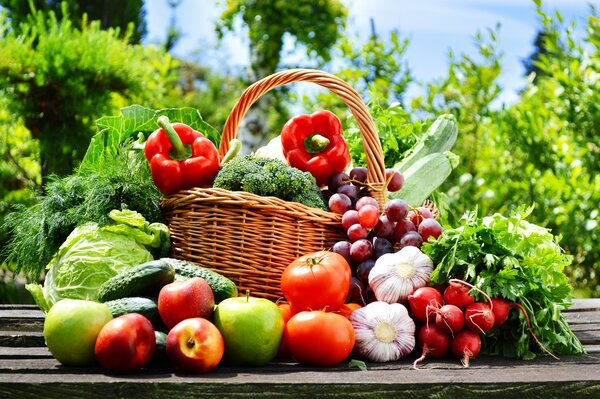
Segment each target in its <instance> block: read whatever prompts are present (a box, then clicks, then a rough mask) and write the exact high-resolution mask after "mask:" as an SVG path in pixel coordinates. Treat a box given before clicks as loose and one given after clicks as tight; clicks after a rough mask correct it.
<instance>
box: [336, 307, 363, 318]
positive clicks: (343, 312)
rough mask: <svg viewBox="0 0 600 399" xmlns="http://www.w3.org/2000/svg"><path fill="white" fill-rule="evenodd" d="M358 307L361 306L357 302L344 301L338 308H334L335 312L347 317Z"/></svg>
mask: <svg viewBox="0 0 600 399" xmlns="http://www.w3.org/2000/svg"><path fill="white" fill-rule="evenodd" d="M360 308H362V306H361V305H359V304H358V303H345V304H343V305H342V306H341V307H340V308H339V309H338V310H336V313H339V314H341V315H342V316H344V317H346V318H349V317H350V315H351V314H352V312H354V311H355V310H356V309H360Z"/></svg>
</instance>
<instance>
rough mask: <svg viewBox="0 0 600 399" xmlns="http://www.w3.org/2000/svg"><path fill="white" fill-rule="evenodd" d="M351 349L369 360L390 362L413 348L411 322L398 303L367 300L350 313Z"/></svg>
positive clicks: (413, 328) (413, 340)
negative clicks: (365, 304) (352, 328)
mask: <svg viewBox="0 0 600 399" xmlns="http://www.w3.org/2000/svg"><path fill="white" fill-rule="evenodd" d="M350 322H351V323H352V327H354V337H355V349H356V350H357V351H358V353H360V354H361V355H362V356H364V357H365V358H367V359H368V360H370V361H373V362H390V361H395V360H398V359H400V358H401V357H402V356H406V355H408V354H409V353H411V352H412V351H413V349H414V348H415V323H414V321H413V320H412V319H411V318H410V316H409V315H408V310H406V307H404V305H402V304H399V303H393V304H389V303H387V302H381V301H377V302H371V303H370V304H368V305H367V306H365V307H362V308H360V309H357V310H355V311H354V312H352V315H351V316H350Z"/></svg>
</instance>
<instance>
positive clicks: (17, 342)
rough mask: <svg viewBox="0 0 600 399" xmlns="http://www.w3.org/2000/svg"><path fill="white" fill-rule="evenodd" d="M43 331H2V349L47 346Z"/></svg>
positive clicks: (0, 342) (0, 336) (0, 341)
mask: <svg viewBox="0 0 600 399" xmlns="http://www.w3.org/2000/svg"><path fill="white" fill-rule="evenodd" d="M45 345H46V341H44V334H43V333H42V331H41V330H40V331H0V347H1V346H8V347H11V346H12V347H15V346H20V347H36V346H38V347H39V346H45Z"/></svg>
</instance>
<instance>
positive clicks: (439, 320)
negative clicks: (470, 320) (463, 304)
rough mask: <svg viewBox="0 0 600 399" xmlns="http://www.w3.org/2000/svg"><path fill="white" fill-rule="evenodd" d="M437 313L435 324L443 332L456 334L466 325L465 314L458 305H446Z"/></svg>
mask: <svg viewBox="0 0 600 399" xmlns="http://www.w3.org/2000/svg"><path fill="white" fill-rule="evenodd" d="M436 313H437V314H436V316H435V325H436V326H437V328H438V329H439V330H440V331H442V332H445V333H448V334H452V335H454V334H456V333H457V332H459V331H460V330H462V328H463V326H464V325H465V315H464V313H463V312H462V310H460V309H459V308H458V306H455V305H444V306H442V307H441V308H439V309H438V311H437V312H436Z"/></svg>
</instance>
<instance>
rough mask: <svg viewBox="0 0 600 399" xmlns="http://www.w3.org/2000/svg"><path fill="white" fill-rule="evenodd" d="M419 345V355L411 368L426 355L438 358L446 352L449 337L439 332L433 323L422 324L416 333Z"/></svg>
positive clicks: (415, 366)
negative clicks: (420, 351) (420, 349)
mask: <svg viewBox="0 0 600 399" xmlns="http://www.w3.org/2000/svg"><path fill="white" fill-rule="evenodd" d="M417 342H418V345H419V347H421V348H423V351H422V353H421V357H419V358H418V359H417V360H415V362H414V363H413V368H415V369H416V368H417V364H419V363H420V362H421V361H423V360H424V359H425V357H426V356H429V357H433V358H436V359H440V358H442V357H444V356H446V354H447V353H448V348H449V347H450V337H449V336H448V334H445V333H443V332H441V331H440V330H439V329H438V328H437V327H436V325H435V324H424V325H423V326H422V327H421V328H420V329H419V332H418V333H417Z"/></svg>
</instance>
